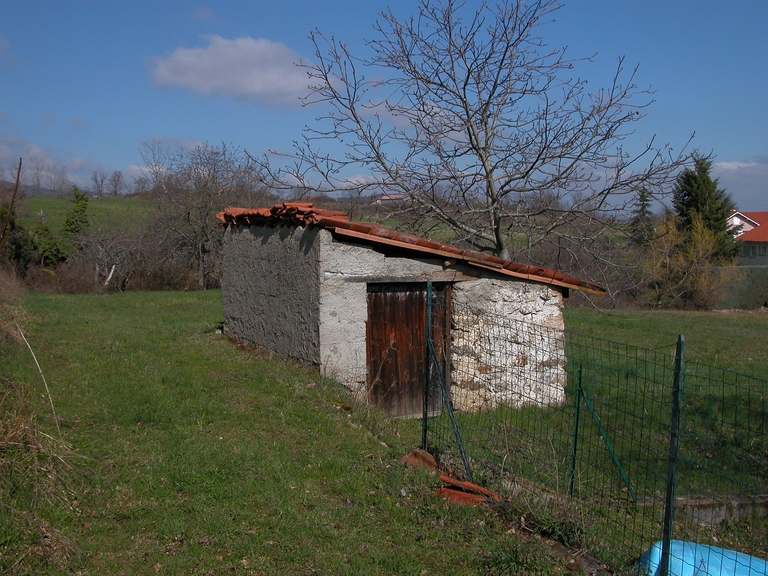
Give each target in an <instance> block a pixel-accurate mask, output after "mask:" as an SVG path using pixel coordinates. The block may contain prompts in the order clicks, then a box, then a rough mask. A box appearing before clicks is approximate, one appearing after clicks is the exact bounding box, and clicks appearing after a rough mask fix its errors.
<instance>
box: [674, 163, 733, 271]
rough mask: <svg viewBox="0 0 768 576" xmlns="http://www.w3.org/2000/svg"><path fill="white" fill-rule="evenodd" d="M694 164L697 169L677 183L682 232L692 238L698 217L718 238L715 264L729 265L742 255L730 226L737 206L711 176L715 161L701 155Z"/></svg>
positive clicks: (689, 171) (678, 215)
mask: <svg viewBox="0 0 768 576" xmlns="http://www.w3.org/2000/svg"><path fill="white" fill-rule="evenodd" d="M693 161H694V165H693V169H690V168H686V169H685V170H683V172H682V173H681V174H680V175H679V176H678V177H677V182H676V183H675V189H674V197H673V200H672V204H673V206H674V209H675V215H676V218H677V226H678V229H679V230H680V231H681V232H682V233H683V234H685V236H686V237H687V238H690V237H691V234H692V230H693V223H694V220H695V219H696V217H697V215H698V218H700V219H701V223H702V224H703V226H704V228H706V229H707V230H709V231H711V232H712V233H713V234H714V235H715V237H716V239H717V248H716V251H715V254H714V255H713V260H714V261H715V262H713V263H717V262H719V263H724V262H728V261H730V260H732V259H733V258H734V257H735V256H736V255H737V254H738V252H739V246H738V245H737V244H736V242H735V241H734V239H733V230H732V229H731V228H730V226H729V224H728V216H730V214H731V212H732V211H733V210H734V208H735V205H734V203H733V200H732V199H731V196H730V194H728V193H727V192H726V191H725V190H722V189H721V188H718V181H717V180H716V179H715V180H713V179H712V177H711V176H710V174H709V173H710V170H711V169H712V161H711V160H710V159H709V158H707V157H705V156H701V155H699V154H695V155H694V157H693Z"/></svg>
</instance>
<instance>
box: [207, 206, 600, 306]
mask: <svg viewBox="0 0 768 576" xmlns="http://www.w3.org/2000/svg"><path fill="white" fill-rule="evenodd" d="M216 217H217V218H218V219H219V220H220V221H221V223H222V225H225V226H226V225H228V224H232V225H258V226H277V225H280V224H288V225H293V226H321V227H323V228H325V229H327V230H330V231H331V232H333V233H334V234H336V235H338V236H342V237H349V238H356V239H358V240H364V241H367V242H370V243H372V244H379V245H387V246H394V247H398V248H401V249H405V250H409V251H412V252H415V253H418V254H432V255H435V256H441V257H443V258H449V259H455V260H457V261H461V262H464V263H466V264H468V265H470V266H474V267H477V268H483V269H486V270H491V271H493V272H496V273H498V274H503V275H505V276H513V277H515V278H523V279H525V280H531V281H534V282H539V283H543V284H551V285H554V286H561V287H563V288H573V289H575V290H581V291H583V292H591V293H593V294H600V295H603V294H605V289H604V288H602V287H600V286H598V285H597V284H593V283H592V282H588V281H586V280H579V279H578V278H574V277H573V276H569V275H568V274H564V273H563V272H558V271H557V270H553V269H552V268H542V267H540V266H532V265H530V264H520V263H518V262H513V261H512V260H503V259H501V258H498V257H496V256H492V255H490V254H483V253H482V252H472V251H470V250H463V249H462V248H459V247H458V246H453V245H451V244H443V243H442V242H435V241H434V240H429V239H427V238H422V237H421V236H415V235H413V234H406V233H403V232H398V231H397V230H392V229H390V228H385V227H384V226H381V225H379V224H376V223H372V222H352V221H351V220H350V219H349V215H348V214H347V213H346V212H342V211H339V210H324V209H322V208H316V207H315V206H314V204H311V203H306V202H284V203H282V204H275V205H274V206H273V207H272V208H234V207H230V208H227V209H225V210H224V211H223V212H219V213H218V214H217V215H216Z"/></svg>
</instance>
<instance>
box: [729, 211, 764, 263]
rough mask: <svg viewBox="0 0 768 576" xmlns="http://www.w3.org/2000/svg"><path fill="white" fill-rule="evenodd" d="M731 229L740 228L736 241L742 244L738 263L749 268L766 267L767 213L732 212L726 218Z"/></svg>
mask: <svg viewBox="0 0 768 576" xmlns="http://www.w3.org/2000/svg"><path fill="white" fill-rule="evenodd" d="M728 222H729V224H730V225H731V227H733V228H738V227H740V229H739V231H738V232H737V233H736V236H735V238H736V240H738V241H739V242H742V248H741V253H740V254H739V262H741V263H742V264H746V265H749V266H764V265H768V212H739V211H736V212H733V213H732V214H731V215H730V216H729V217H728Z"/></svg>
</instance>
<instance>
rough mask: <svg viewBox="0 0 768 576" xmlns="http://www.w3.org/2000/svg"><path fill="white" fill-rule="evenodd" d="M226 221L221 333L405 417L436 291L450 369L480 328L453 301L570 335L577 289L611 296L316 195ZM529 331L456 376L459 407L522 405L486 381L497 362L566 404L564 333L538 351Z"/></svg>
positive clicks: (229, 214)
mask: <svg viewBox="0 0 768 576" xmlns="http://www.w3.org/2000/svg"><path fill="white" fill-rule="evenodd" d="M218 218H219V219H220V221H221V223H222V225H223V226H224V227H225V230H226V231H225V233H224V253H223V258H222V263H221V272H222V288H223V292H224V333H225V334H227V335H228V336H230V337H232V338H235V339H237V340H240V341H242V342H246V343H249V344H253V345H256V346H259V347H263V348H266V349H268V350H272V351H274V352H277V353H278V354H280V355H283V356H288V357H293V358H298V359H300V360H304V361H306V362H310V363H312V364H314V365H315V366H317V367H318V368H320V370H321V371H322V372H323V373H324V374H327V375H329V376H333V377H335V378H337V379H339V380H340V381H341V382H342V383H344V384H345V385H346V386H348V387H349V388H350V389H352V390H353V391H355V392H356V393H358V394H359V395H360V396H361V397H363V398H367V399H368V400H369V401H371V402H372V403H374V404H376V405H379V406H381V407H383V408H385V409H386V410H387V411H388V412H389V413H390V414H392V415H396V416H403V415H411V414H420V413H421V412H422V403H423V384H422V382H423V376H424V354H425V343H426V340H425V332H426V328H425V325H426V317H427V316H426V313H427V312H426V311H427V309H428V307H431V306H432V305H433V303H432V302H430V303H429V304H428V302H427V294H429V293H431V294H432V295H433V298H435V299H436V300H435V303H437V301H438V300H437V297H438V295H439V296H440V299H439V301H440V302H442V304H440V305H437V304H436V305H435V308H434V309H433V313H434V316H432V318H433V321H434V325H433V327H432V330H434V331H435V334H433V337H432V338H433V340H434V339H435V338H437V339H439V340H440V341H442V342H444V344H445V346H446V347H447V348H448V354H447V357H446V358H445V365H444V366H443V368H442V370H443V374H450V372H451V366H452V365H453V363H454V362H457V361H458V357H459V355H463V356H462V358H464V357H466V356H471V354H472V347H473V346H477V342H476V341H474V340H473V339H474V336H473V335H474V334H475V333H476V331H477V329H478V327H477V321H476V320H475V319H474V318H470V317H466V318H464V317H463V316H461V315H459V314H454V313H453V311H452V310H453V309H454V304H455V305H456V307H458V306H460V305H461V306H472V307H473V308H478V309H479V311H480V312H483V313H486V314H494V315H498V316H500V317H507V318H512V319H518V320H525V321H527V322H530V323H535V324H537V325H539V326H545V327H547V328H549V329H552V330H554V331H560V332H562V331H563V330H564V324H563V314H562V310H561V307H562V304H563V297H564V296H566V295H567V294H568V291H569V290H571V289H573V290H580V291H587V292H593V293H597V294H604V293H605V291H604V290H603V289H602V288H601V287H599V286H597V285H595V284H592V283H590V282H586V281H583V280H578V279H576V278H573V277H571V276H569V275H567V274H564V273H562V272H558V271H556V270H552V269H549V268H541V267H538V266H532V265H527V264H520V263H517V262H512V261H510V260H502V259H500V258H497V257H495V256H491V255H489V254H481V253H477V252H471V251H466V250H462V249H461V248H458V247H456V246H451V245H448V244H442V243H439V242H434V241H431V240H428V239H426V238H421V237H418V236H413V235H410V234H404V233H402V232H398V231H396V230H390V229H388V228H384V227H382V226H379V225H378V224H373V223H370V222H353V221H351V220H349V218H348V216H347V214H346V213H344V212H339V211H332V210H324V209H321V208H317V207H315V206H313V205H312V204H308V203H298V202H287V203H285V204H278V205H276V206H274V207H272V208H227V209H226V210H225V211H224V212H221V213H220V214H218ZM428 282H429V283H430V286H434V292H431V291H428V289H427V287H428V285H427V283H428ZM526 338H527V337H526V336H525V335H517V336H516V338H514V339H510V342H511V344H510V346H513V347H515V348H514V349H510V350H508V351H506V353H504V354H501V355H500V356H499V360H498V365H496V366H488V365H482V366H480V365H478V366H477V370H476V378H475V377H472V378H469V379H466V380H459V379H457V378H451V381H450V383H449V384H448V386H449V387H450V392H449V393H450V395H451V398H452V399H453V402H454V403H456V405H457V406H459V407H460V409H482V408H489V407H492V406H496V405H498V404H500V403H511V402H515V400H514V399H513V398H512V397H510V398H506V397H504V396H502V395H501V394H503V393H500V392H497V391H495V390H491V389H489V390H480V389H479V387H480V386H481V383H482V382H484V380H483V378H484V377H485V375H486V374H487V373H489V372H493V371H495V372H499V373H502V374H505V375H508V380H509V381H510V382H515V383H516V386H519V387H520V388H519V389H520V390H523V389H524V390H525V391H526V392H527V394H526V397H527V398H531V399H532V400H531V401H536V402H544V403H549V404H556V403H561V402H563V401H565V350H564V349H563V347H562V339H558V340H557V341H555V340H553V342H552V344H550V347H551V348H550V349H547V350H546V351H545V352H542V354H543V355H542V356H541V357H538V356H537V355H536V354H537V353H535V352H530V351H529V350H527V349H520V350H519V349H518V348H521V347H523V348H526V345H527V340H526ZM512 341H514V342H512ZM528 347H529V348H532V346H528ZM558 347H559V348H558ZM524 364H530V365H531V366H535V367H536V370H538V371H539V372H538V373H539V375H540V379H539V381H541V382H544V383H545V384H543V385H541V386H534V385H532V384H531V383H530V382H529V381H527V380H524V379H523V378H520V377H519V376H517V372H519V371H520V367H521V366H523V365H524ZM516 371H517V372H516ZM518 396H520V395H518ZM430 398H437V396H436V395H434V396H433V395H432V394H430Z"/></svg>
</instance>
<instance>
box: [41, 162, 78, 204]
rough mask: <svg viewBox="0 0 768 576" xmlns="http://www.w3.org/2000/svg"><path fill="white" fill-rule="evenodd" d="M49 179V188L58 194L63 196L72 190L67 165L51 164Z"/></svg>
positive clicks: (47, 175)
mask: <svg viewBox="0 0 768 576" xmlns="http://www.w3.org/2000/svg"><path fill="white" fill-rule="evenodd" d="M46 177H47V181H48V188H49V189H50V190H53V191H54V192H55V193H56V194H57V195H58V196H63V195H64V194H68V193H69V192H71V191H72V182H70V180H69V176H67V167H66V166H61V167H56V165H55V164H54V165H51V166H50V169H49V171H48V172H47V174H46Z"/></svg>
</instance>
